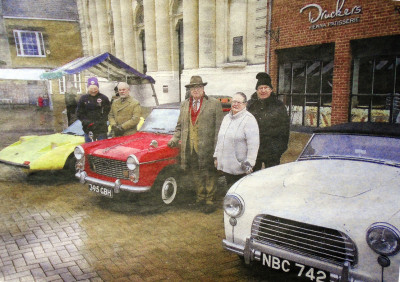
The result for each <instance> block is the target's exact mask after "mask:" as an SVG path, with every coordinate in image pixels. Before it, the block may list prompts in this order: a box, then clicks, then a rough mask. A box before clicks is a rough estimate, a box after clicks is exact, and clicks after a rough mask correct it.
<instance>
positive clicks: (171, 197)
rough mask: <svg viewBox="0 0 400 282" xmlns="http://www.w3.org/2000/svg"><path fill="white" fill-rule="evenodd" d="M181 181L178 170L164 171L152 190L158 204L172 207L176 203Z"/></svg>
mask: <svg viewBox="0 0 400 282" xmlns="http://www.w3.org/2000/svg"><path fill="white" fill-rule="evenodd" d="M178 186H179V179H178V173H177V170H176V169H166V170H164V171H162V172H161V173H160V174H159V175H158V177H157V179H156V181H155V183H154V186H153V188H152V190H154V191H153V196H155V197H156V202H157V203H159V204H164V205H171V204H172V203H174V202H176V198H177V194H178Z"/></svg>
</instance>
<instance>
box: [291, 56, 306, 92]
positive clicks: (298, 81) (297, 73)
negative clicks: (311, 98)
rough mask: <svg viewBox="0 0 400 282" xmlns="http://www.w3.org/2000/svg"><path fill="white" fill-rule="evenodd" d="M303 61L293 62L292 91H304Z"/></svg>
mask: <svg viewBox="0 0 400 282" xmlns="http://www.w3.org/2000/svg"><path fill="white" fill-rule="evenodd" d="M305 82H306V76H305V63H304V62H300V63H294V64H293V86H292V89H293V90H292V92H293V93H304V92H305V85H306V84H305Z"/></svg>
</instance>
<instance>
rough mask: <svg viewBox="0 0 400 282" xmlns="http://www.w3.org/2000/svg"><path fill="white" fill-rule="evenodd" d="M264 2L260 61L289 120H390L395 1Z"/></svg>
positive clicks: (397, 80)
mask: <svg viewBox="0 0 400 282" xmlns="http://www.w3.org/2000/svg"><path fill="white" fill-rule="evenodd" d="M268 2H269V3H268V5H269V6H270V9H271V11H272V13H271V18H270V20H269V21H268V22H269V23H270V27H271V28H270V30H271V32H270V33H269V34H270V35H273V36H272V37H269V38H270V41H268V43H269V44H270V45H269V46H270V48H269V49H268V50H267V62H268V63H267V68H269V70H270V74H271V76H272V78H273V81H274V83H273V84H274V85H276V91H277V93H278V94H279V95H280V97H281V98H282V99H283V100H284V101H285V103H286V105H287V106H288V110H289V113H290V115H291V120H292V121H291V122H292V127H294V126H296V125H299V126H311V127H315V126H326V125H330V124H338V123H343V122H347V121H361V122H368V121H377V122H389V123H392V122H396V118H397V117H398V114H399V111H400V12H399V11H400V2H398V1H392V0H382V1H361V0H313V1H304V0H293V1H286V0H274V1H268ZM271 3H272V5H271Z"/></svg>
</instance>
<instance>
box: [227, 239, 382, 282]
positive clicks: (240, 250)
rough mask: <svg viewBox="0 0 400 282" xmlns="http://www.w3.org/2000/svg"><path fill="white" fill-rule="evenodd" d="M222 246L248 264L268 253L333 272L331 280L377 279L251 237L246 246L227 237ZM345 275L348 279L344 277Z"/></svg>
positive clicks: (348, 267)
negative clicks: (262, 242)
mask: <svg viewBox="0 0 400 282" xmlns="http://www.w3.org/2000/svg"><path fill="white" fill-rule="evenodd" d="M222 246H223V248H224V249H225V250H228V251H230V252H232V253H235V254H237V255H240V256H243V257H244V261H245V263H246V264H249V263H250V262H252V261H261V254H262V253H266V254H270V255H273V256H277V257H280V258H283V259H287V260H291V261H295V262H298V263H301V264H304V265H308V266H312V267H315V268H318V269H323V270H326V271H329V272H330V274H331V281H352V282H357V281H371V282H372V281H376V279H373V278H371V277H370V276H369V275H368V274H367V273H359V272H355V271H354V270H352V269H351V267H350V266H349V265H345V266H340V265H334V264H331V263H328V262H325V261H321V260H318V259H315V258H312V257H306V256H303V255H300V254H297V253H292V252H290V251H289V250H285V249H280V248H276V247H273V246H270V245H264V244H261V243H259V242H256V241H254V240H252V239H250V238H247V239H246V243H245V246H242V245H238V244H235V243H232V242H230V241H228V240H226V239H224V240H222ZM345 277H346V278H347V279H342V278H345Z"/></svg>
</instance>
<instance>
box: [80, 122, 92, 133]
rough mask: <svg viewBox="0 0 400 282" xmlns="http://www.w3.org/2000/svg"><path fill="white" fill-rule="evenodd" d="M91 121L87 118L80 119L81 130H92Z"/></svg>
mask: <svg viewBox="0 0 400 282" xmlns="http://www.w3.org/2000/svg"><path fill="white" fill-rule="evenodd" d="M93 125H94V123H93V122H90V121H89V120H84V121H82V129H83V131H85V132H86V131H93Z"/></svg>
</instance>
